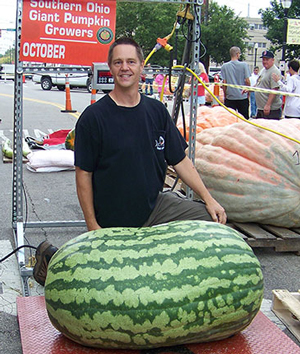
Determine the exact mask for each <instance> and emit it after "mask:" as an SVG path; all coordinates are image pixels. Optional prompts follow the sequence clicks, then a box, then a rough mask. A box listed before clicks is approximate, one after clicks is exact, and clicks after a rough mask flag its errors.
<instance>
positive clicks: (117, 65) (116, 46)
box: [108, 37, 144, 92]
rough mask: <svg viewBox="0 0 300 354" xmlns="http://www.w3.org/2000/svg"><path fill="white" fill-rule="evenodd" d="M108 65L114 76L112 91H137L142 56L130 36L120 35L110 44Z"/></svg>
mask: <svg viewBox="0 0 300 354" xmlns="http://www.w3.org/2000/svg"><path fill="white" fill-rule="evenodd" d="M108 65H109V69H110V72H111V74H112V76H113V78H114V84H115V87H114V92H116V91H118V90H119V89H121V90H131V89H133V90H134V91H135V90H137V91H138V87H139V81H140V78H141V74H142V72H143V69H144V57H143V52H142V49H141V47H140V46H139V45H138V44H137V43H136V42H135V41H134V40H133V39H132V38H126V37H122V38H119V39H118V40H116V41H115V42H114V43H113V44H112V45H111V47H110V49H109V53H108Z"/></svg>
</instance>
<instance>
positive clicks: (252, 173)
mask: <svg viewBox="0 0 300 354" xmlns="http://www.w3.org/2000/svg"><path fill="white" fill-rule="evenodd" d="M255 123H257V124H259V125H263V126H265V127H269V128H270V129H273V130H276V131H278V132H281V133H282V134H285V135H287V136H290V137H292V138H294V139H300V120H298V119H283V120H281V121H278V120H274V121H273V120H266V119H256V120H255ZM299 154H300V145H299V144H298V143H297V142H294V141H291V140H289V139H287V138H285V137H282V136H279V135H277V134H274V133H272V132H270V131H266V130H263V129H261V128H258V127H255V126H253V125H250V124H248V123H246V122H240V123H236V124H233V125H230V126H227V127H220V128H212V129H206V130H204V131H203V132H201V133H200V134H198V135H197V145H196V154H195V165H196V168H197V170H198V172H199V174H200V175H201V177H202V179H203V181H204V183H205V184H206V186H207V188H208V189H209V190H210V192H211V194H212V195H213V196H214V197H215V198H216V199H217V200H218V202H219V203H220V204H221V205H222V206H223V207H224V208H225V209H226V212H227V216H228V218H229V220H231V221H236V222H257V223H261V224H270V225H275V226H281V227H288V228H290V227H300V164H299Z"/></svg>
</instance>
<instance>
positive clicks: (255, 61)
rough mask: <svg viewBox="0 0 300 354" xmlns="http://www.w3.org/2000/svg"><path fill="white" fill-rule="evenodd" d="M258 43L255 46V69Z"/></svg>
mask: <svg viewBox="0 0 300 354" xmlns="http://www.w3.org/2000/svg"><path fill="white" fill-rule="evenodd" d="M257 49H258V43H255V44H254V67H256V59H257Z"/></svg>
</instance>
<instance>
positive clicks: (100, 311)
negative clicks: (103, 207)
mask: <svg viewBox="0 0 300 354" xmlns="http://www.w3.org/2000/svg"><path fill="white" fill-rule="evenodd" d="M262 297H263V276H262V272H261V268H260V264H259V262H258V260H257V258H256V257H255V255H254V254H253V252H252V250H251V248H250V247H249V246H248V245H247V244H246V243H245V241H244V240H243V239H242V237H241V236H240V234H239V233H238V232H237V231H235V230H233V229H231V228H229V227H227V226H224V225H220V224H217V223H213V222H206V221H175V222H171V223H168V224H164V225H160V226H155V227H147V228H108V229H100V230H97V231H91V232H87V233H85V234H83V235H81V236H78V237H76V238H74V239H72V240H70V241H69V242H67V243H66V244H65V245H64V246H63V247H61V248H60V249H59V251H58V252H57V253H55V255H54V256H53V257H52V259H51V261H50V264H49V268H48V275H47V279H46V284H45V299H46V307H47V311H48V315H49V318H50V320H51V322H52V324H53V325H54V327H56V328H57V329H58V330H59V331H61V332H62V333H63V334H64V335H65V336H67V337H68V338H70V339H72V340H74V341H75V342H77V343H80V344H83V345H86V346H91V347H102V348H122V349H129V348H131V349H143V348H153V347H161V346H171V345H178V344H184V343H194V342H205V341H213V340H219V339H223V338H227V337H229V336H231V335H233V334H235V333H237V332H240V331H241V330H243V329H244V328H245V327H247V326H248V325H249V324H250V322H251V321H252V319H253V318H254V317H255V315H256V314H257V312H258V311H259V308H260V304H261V301H262Z"/></svg>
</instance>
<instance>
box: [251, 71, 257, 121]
mask: <svg viewBox="0 0 300 354" xmlns="http://www.w3.org/2000/svg"><path fill="white" fill-rule="evenodd" d="M258 72H259V67H258V66H255V67H254V69H253V73H252V74H251V76H250V85H251V86H252V87H254V86H255V85H256V83H257V80H258V77H259V75H258ZM250 111H251V112H250V114H251V118H255V117H256V114H257V106H256V100H255V92H254V91H250Z"/></svg>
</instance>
